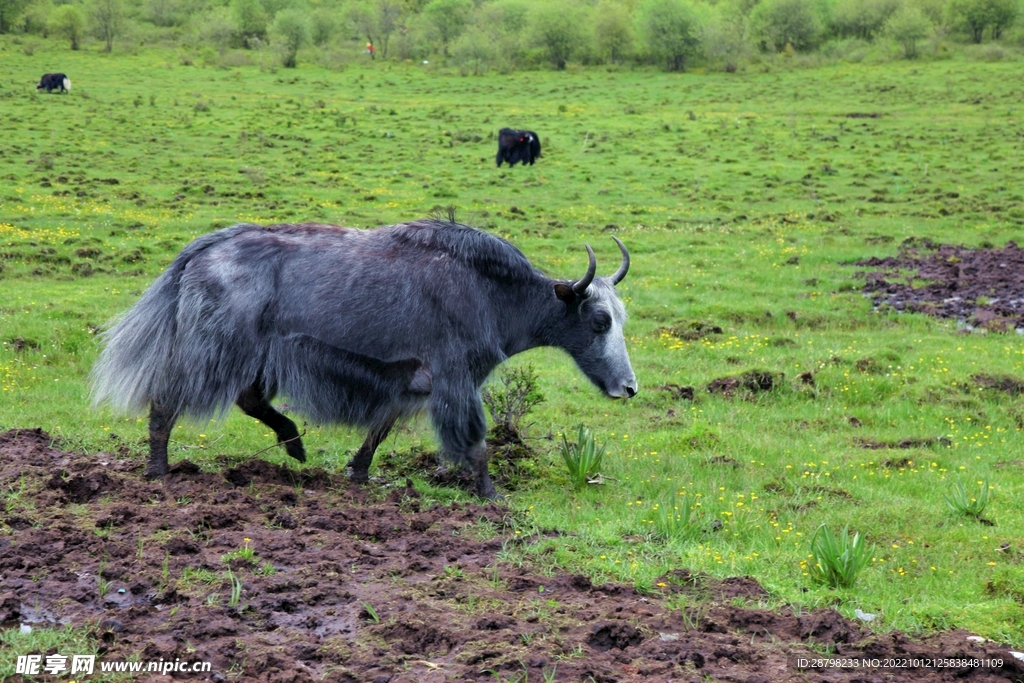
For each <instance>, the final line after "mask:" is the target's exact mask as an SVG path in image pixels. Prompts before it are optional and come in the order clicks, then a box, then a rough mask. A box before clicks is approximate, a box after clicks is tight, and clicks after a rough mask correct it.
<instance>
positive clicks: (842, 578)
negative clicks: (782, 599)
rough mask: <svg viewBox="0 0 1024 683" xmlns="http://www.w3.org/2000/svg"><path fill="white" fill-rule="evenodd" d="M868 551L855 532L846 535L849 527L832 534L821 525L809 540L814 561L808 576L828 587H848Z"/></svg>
mask: <svg viewBox="0 0 1024 683" xmlns="http://www.w3.org/2000/svg"><path fill="white" fill-rule="evenodd" d="M871 551H872V548H869V547H868V546H866V545H865V544H864V540H863V538H861V535H860V534H859V533H856V534H854V535H853V537H852V538H851V537H850V531H849V527H843V530H842V532H841V533H840V534H839V535H838V536H836V535H835V534H833V533H832V530H831V529H829V528H828V527H827V526H825V525H824V524H822V525H821V526H819V527H818V530H817V531H815V532H814V537H813V538H812V539H811V553H812V554H813V555H814V561H815V564H814V565H812V566H811V576H812V577H813V578H814V579H815V580H816V581H818V582H820V583H824V584H826V585H828V586H831V587H832V588H849V587H850V586H852V585H853V584H854V583H855V582H856V581H857V574H859V573H860V570H861V569H863V568H864V565H866V564H867V563H868V561H869V560H870V559H871Z"/></svg>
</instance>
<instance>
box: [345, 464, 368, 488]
mask: <svg viewBox="0 0 1024 683" xmlns="http://www.w3.org/2000/svg"><path fill="white" fill-rule="evenodd" d="M348 478H349V481H351V482H352V483H353V484H365V483H366V482H368V481H370V471H369V470H357V469H354V468H353V467H352V466H351V465H349V466H348Z"/></svg>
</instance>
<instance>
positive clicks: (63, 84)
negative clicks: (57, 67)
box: [36, 73, 71, 92]
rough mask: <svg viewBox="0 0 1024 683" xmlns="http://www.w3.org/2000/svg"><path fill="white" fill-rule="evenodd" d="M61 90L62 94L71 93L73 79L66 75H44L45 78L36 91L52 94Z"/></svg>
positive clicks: (40, 81) (41, 79)
mask: <svg viewBox="0 0 1024 683" xmlns="http://www.w3.org/2000/svg"><path fill="white" fill-rule="evenodd" d="M57 89H60V91H61V92H71V79H70V78H68V77H67V76H65V75H64V74H59V73H58V74H43V77H42V78H40V79H39V85H37V86H36V90H45V91H46V92H52V91H54V90H57Z"/></svg>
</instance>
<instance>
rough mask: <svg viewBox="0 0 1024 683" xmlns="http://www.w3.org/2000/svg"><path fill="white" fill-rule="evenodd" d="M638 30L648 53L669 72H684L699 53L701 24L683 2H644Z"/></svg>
mask: <svg viewBox="0 0 1024 683" xmlns="http://www.w3.org/2000/svg"><path fill="white" fill-rule="evenodd" d="M637 28H638V33H639V34H640V37H641V39H642V40H643V42H644V45H645V47H646V49H647V51H648V52H649V53H650V54H651V55H652V56H653V57H654V58H655V59H657V60H659V61H661V62H662V63H663V64H665V68H666V69H668V70H669V71H684V70H685V69H686V60H687V58H689V57H691V56H693V55H694V54H696V53H697V51H698V50H699V49H700V31H701V26H700V21H699V19H698V17H697V14H696V12H694V10H693V8H691V7H690V6H689V5H687V4H686V3H685V2H683V0H645V1H644V2H643V3H641V4H640V6H639V7H637Z"/></svg>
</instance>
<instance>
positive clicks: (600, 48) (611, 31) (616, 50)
mask: <svg viewBox="0 0 1024 683" xmlns="http://www.w3.org/2000/svg"><path fill="white" fill-rule="evenodd" d="M591 23H592V25H593V27H594V48H595V49H596V50H597V54H598V55H599V56H600V57H601V58H602V59H604V60H606V61H609V62H611V63H613V64H618V63H620V62H622V61H623V60H624V59H626V58H627V57H629V56H630V55H632V54H633V50H634V40H633V26H632V22H631V20H630V16H629V9H628V8H627V7H625V6H624V5H622V4H620V3H618V2H614V1H613V0H601V2H600V3H599V4H598V5H597V7H595V8H594V12H593V14H591Z"/></svg>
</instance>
